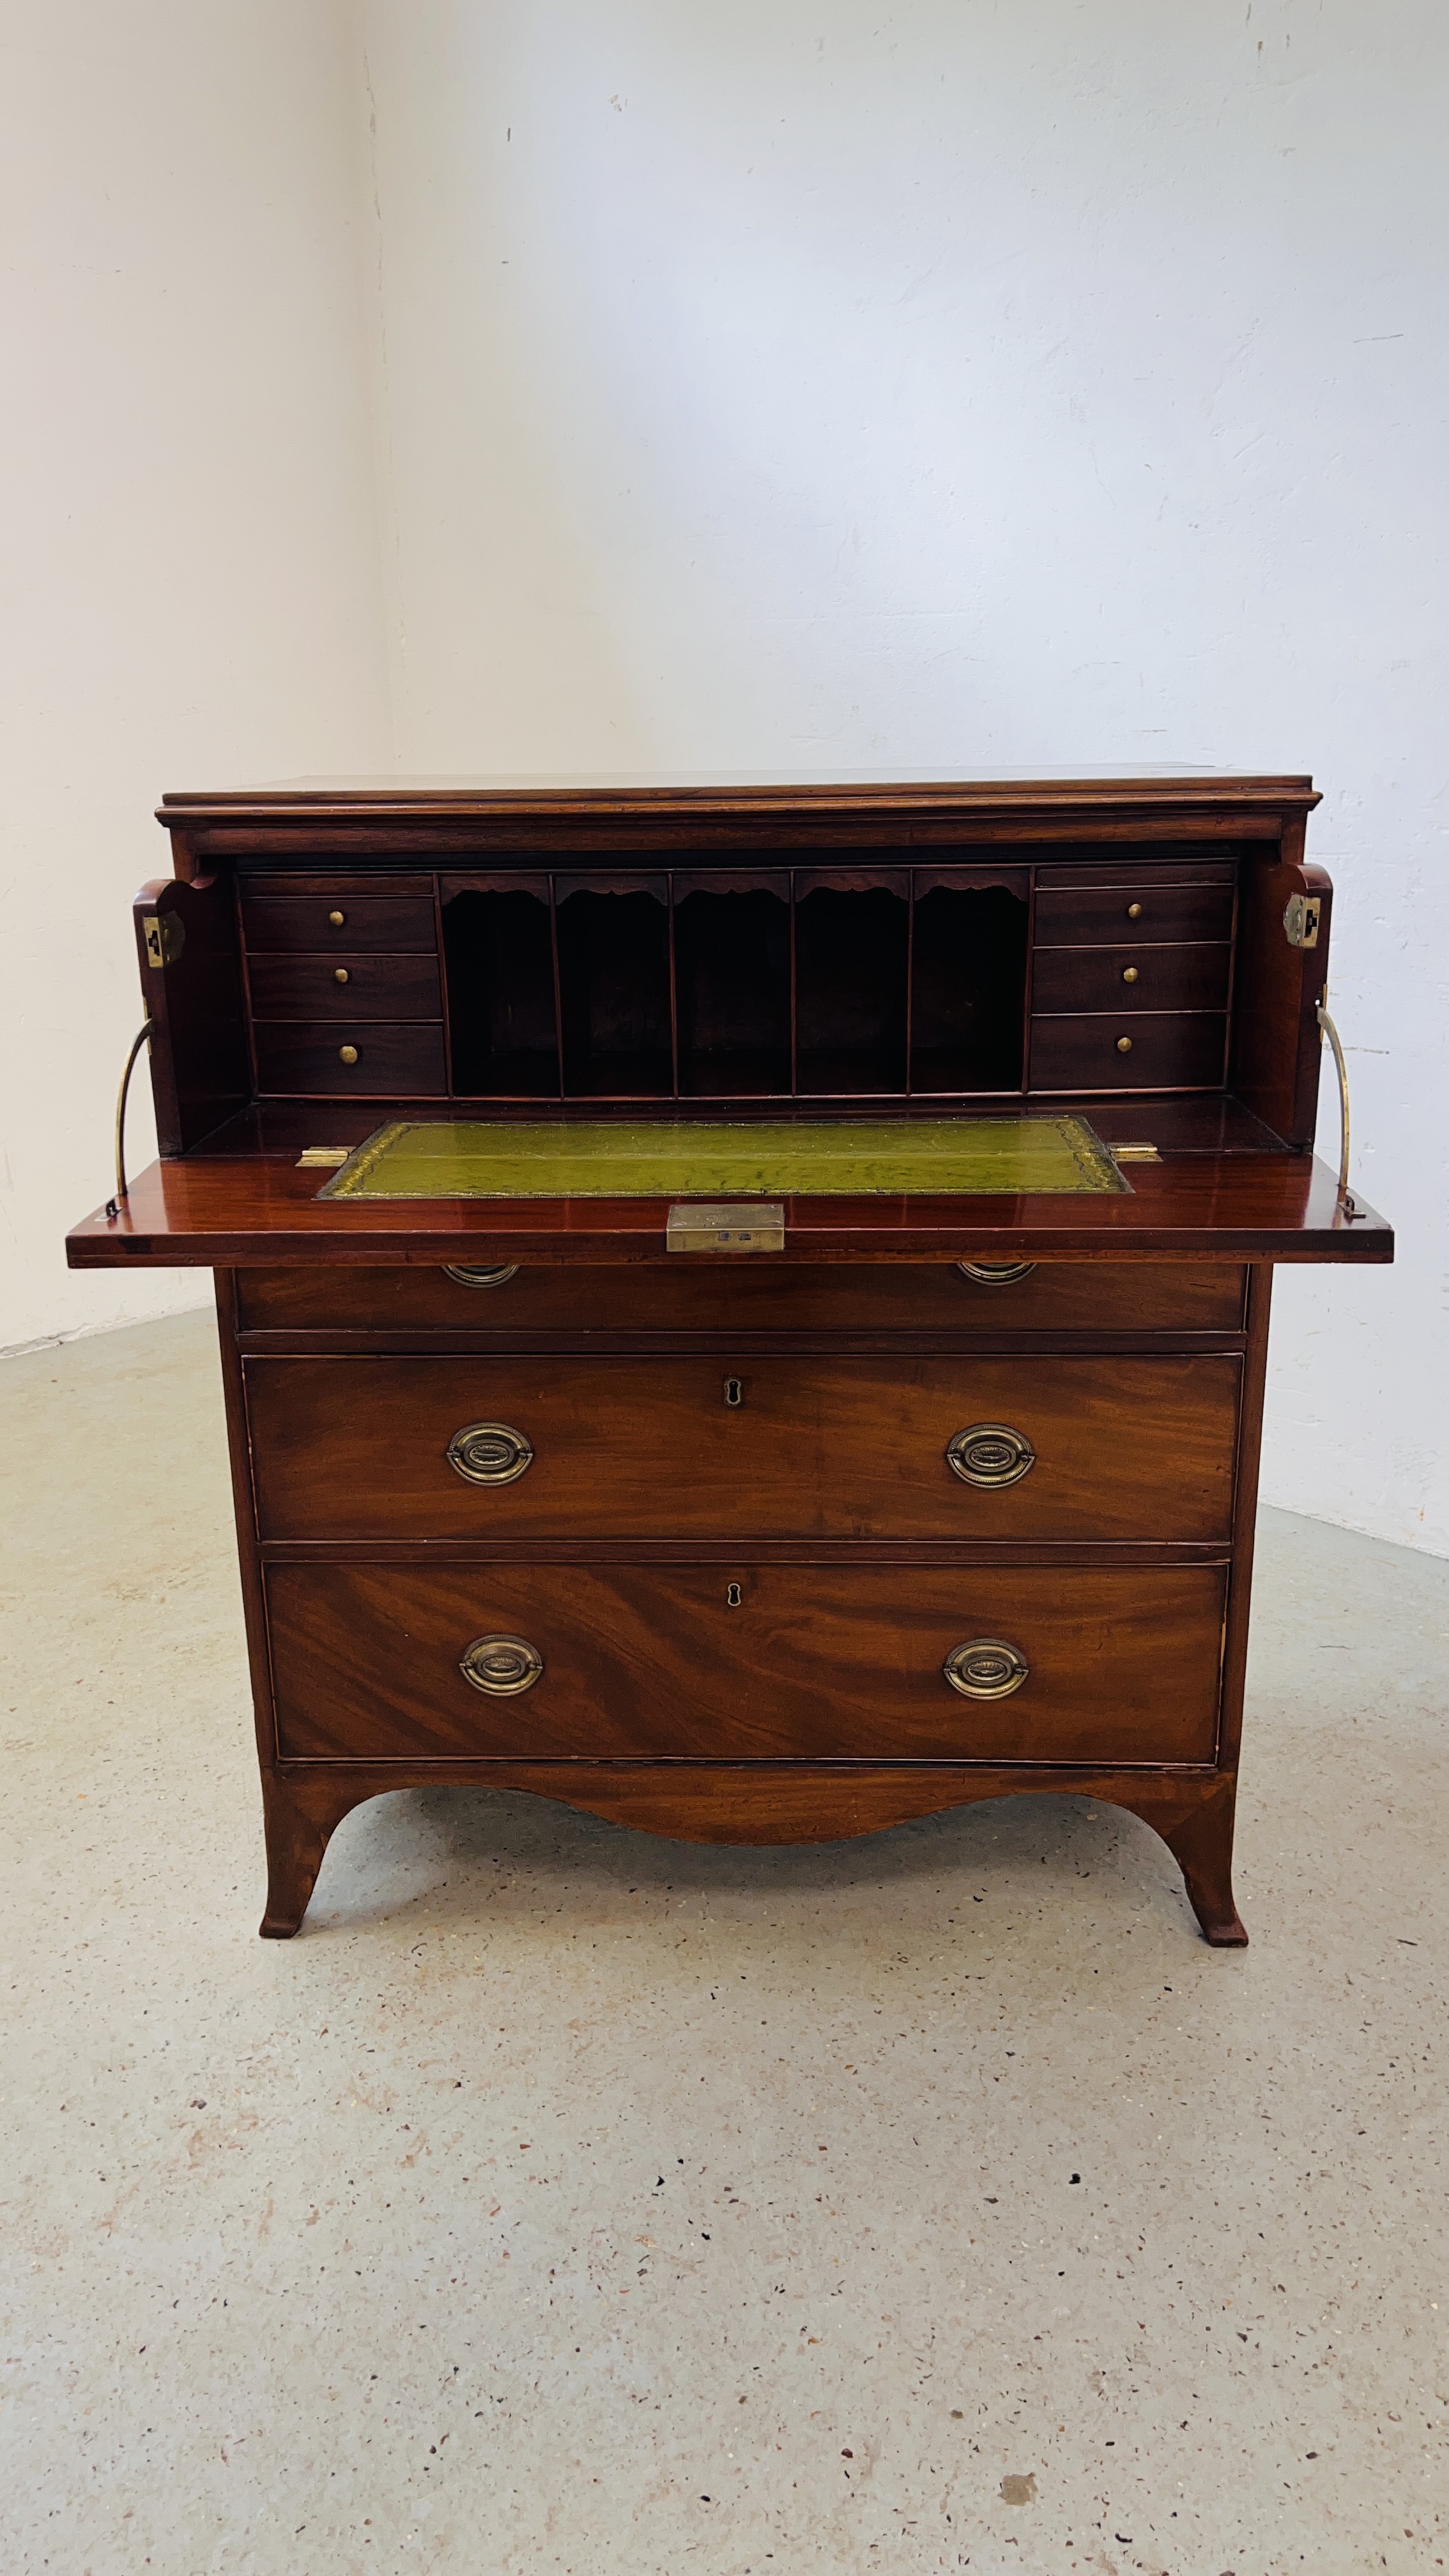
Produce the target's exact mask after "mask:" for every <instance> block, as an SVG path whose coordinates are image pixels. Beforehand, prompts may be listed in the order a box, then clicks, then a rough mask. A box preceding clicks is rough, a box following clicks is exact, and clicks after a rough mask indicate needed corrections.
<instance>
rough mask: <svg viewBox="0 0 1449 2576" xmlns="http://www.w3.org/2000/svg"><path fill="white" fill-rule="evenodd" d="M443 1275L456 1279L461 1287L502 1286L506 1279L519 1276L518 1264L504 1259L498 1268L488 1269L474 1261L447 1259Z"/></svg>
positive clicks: (446, 1277)
mask: <svg viewBox="0 0 1449 2576" xmlns="http://www.w3.org/2000/svg"><path fill="white" fill-rule="evenodd" d="M443 1276H444V1278H445V1279H456V1280H457V1282H458V1285H459V1286H460V1288H501V1287H502V1285H503V1282H504V1280H505V1279H516V1278H517V1277H518V1264H517V1262H516V1261H503V1262H500V1263H499V1265H498V1267H497V1268H496V1269H494V1270H486V1269H484V1268H482V1267H481V1266H480V1265H479V1264H478V1263H476V1262H472V1261H445V1262H444V1264H443Z"/></svg>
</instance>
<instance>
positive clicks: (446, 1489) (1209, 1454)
mask: <svg viewBox="0 0 1449 2576" xmlns="http://www.w3.org/2000/svg"><path fill="white" fill-rule="evenodd" d="M1241 1366H1242V1363H1241V1361H1240V1360H1239V1359H1238V1357H1237V1356H1236V1355H1235V1354H1232V1353H1226V1352H1224V1353H1214V1354H1211V1355H1208V1354H1203V1355H1200V1356H1195V1357H1191V1358H1183V1357H1176V1358H1170V1359H1169V1358H1139V1357H1136V1356H1134V1357H1132V1358H1128V1359H1120V1358H1106V1357H1104V1358H1095V1359H1093V1358H1056V1357H1051V1358H1039V1357H1032V1358H989V1357H972V1358H967V1359H962V1358H954V1359H953V1358H933V1359H887V1358H850V1359H835V1358H832V1357H826V1358H808V1359H778V1358H775V1359H745V1360H742V1361H741V1362H740V1363H739V1365H738V1367H737V1368H736V1367H732V1366H731V1364H730V1361H729V1359H728V1357H726V1358H725V1359H723V1360H721V1359H719V1358H715V1357H709V1358H706V1357H702V1356H694V1357H680V1356H677V1355H675V1356H670V1357H667V1358H650V1359H604V1358H599V1359H591V1360H589V1361H588V1363H587V1364H586V1365H582V1366H581V1364H580V1363H579V1362H578V1361H577V1360H573V1359H563V1358H560V1359H550V1358H532V1357H530V1358H523V1357H516V1356H509V1357H488V1358H484V1357H479V1356H476V1355H474V1356H468V1357H451V1358H446V1359H445V1358H411V1357H409V1358H387V1357H376V1358H361V1357H359V1358H349V1359H311V1358H308V1359H280V1358H278V1359H272V1358H248V1359H247V1361H246V1362H245V1372H246V1386H247V1407H248V1419H249V1424H250V1431H251V1445H252V1464H253V1476H254V1480H255V1490H256V1496H257V1509H258V1517H259V1525H260V1529H261V1535H262V1537H263V1538H264V1539H269V1538H277V1539H369V1538H374V1539H381V1538H415V1539H417V1538H433V1539H442V1538H472V1539H480V1538H483V1539H486V1538H490V1537H494V1538H496V1537H507V1538H515V1537H518V1536H527V1535H535V1536H537V1535H550V1536H552V1535H571V1536H577V1537H583V1536H596V1537H604V1536H619V1535H625V1536H632V1535H636V1534H637V1535H643V1534H645V1533H649V1534H652V1535H654V1536H659V1537H664V1536H685V1537H690V1536H693V1537H708V1536H719V1537H727V1536H731V1535H733V1534H734V1533H736V1532H738V1533H739V1534H740V1535H741V1537H748V1536H750V1535H752V1534H753V1535H755V1536H759V1537H766V1536H795V1537H806V1538H808V1537H822V1538H824V1537H830V1538H851V1537H871V1536H878V1537H885V1538H952V1537H955V1538H984V1539H997V1538H1019V1539H1020V1538H1035V1539H1095V1540H1102V1539H1137V1540H1143V1539H1146V1540H1183V1541H1188V1542H1193V1541H1197V1542H1203V1543H1212V1542H1215V1541H1220V1540H1224V1539H1226V1538H1227V1536H1228V1534H1229V1531H1230V1528H1231V1517H1232V1498H1233V1464H1234V1453H1235V1445H1236V1435H1237V1419H1238V1393H1239V1378H1240V1371H1241Z"/></svg>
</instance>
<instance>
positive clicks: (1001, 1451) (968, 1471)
mask: <svg viewBox="0 0 1449 2576" xmlns="http://www.w3.org/2000/svg"><path fill="white" fill-rule="evenodd" d="M946 1463H947V1465H948V1467H949V1468H950V1470H951V1473H952V1475H953V1476H959V1477H960V1479H961V1482H962V1484H963V1485H993V1486H999V1485H1019V1484H1020V1482H1021V1480H1022V1477H1023V1476H1029V1475H1030V1474H1031V1471H1032V1469H1033V1467H1034V1466H1035V1465H1036V1451H1035V1450H1034V1449H1033V1447H1032V1445H1031V1442H1030V1441H1029V1440H1028V1439H1027V1437H1026V1434H1025V1432H1024V1431H1013V1429H1012V1427H1011V1425H1010V1423H1009V1422H973V1423H972V1425H971V1427H970V1429H969V1431H958V1432H957V1434H956V1437H955V1439H954V1440H948V1441H947V1443H946Z"/></svg>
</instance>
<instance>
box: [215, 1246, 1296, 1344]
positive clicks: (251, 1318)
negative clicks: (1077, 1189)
mask: <svg viewBox="0 0 1449 2576" xmlns="http://www.w3.org/2000/svg"><path fill="white" fill-rule="evenodd" d="M503 1266H504V1267H508V1265H506V1264H505V1265H503ZM236 1280H237V1291H238V1295H239V1297H240V1301H241V1318H240V1322H241V1330H242V1331H243V1332H282V1333H287V1332H295V1333H303V1332H306V1333H315V1332H327V1331H336V1332H348V1333H357V1332H386V1333H408V1332H414V1331H416V1332H426V1333H429V1334H432V1333H443V1334H449V1333H456V1334H458V1335H460V1336H471V1335H473V1334H475V1333H485V1334H493V1333H497V1334H500V1335H507V1336H508V1337H510V1338H511V1339H512V1338H516V1337H517V1336H519V1335H522V1334H528V1333H531V1332H539V1333H549V1334H553V1333H567V1334H570V1335H576V1336H578V1337H580V1338H583V1339H587V1337H588V1336H590V1335H597V1336H599V1337H600V1338H607V1337H608V1336H610V1335H611V1334H612V1335H618V1334H629V1335H634V1334H639V1333H708V1334H711V1335H717V1334H725V1335H728V1334H731V1333H782V1332H786V1333H829V1334H836V1333H852V1334H856V1333H858V1334H866V1333H871V1332H882V1333H890V1332H922V1333H937V1332H944V1333H952V1334H955V1333H963V1332H964V1333H976V1332H980V1333H983V1334H991V1335H996V1334H1011V1335H1014V1334H1016V1333H1042V1332H1058V1333H1132V1334H1136V1333H1174V1334H1177V1333H1237V1332H1241V1330H1242V1326H1243V1291H1244V1285H1245V1274H1244V1272H1243V1270H1242V1268H1241V1266H1240V1265H1238V1264H1236V1263H1227V1262H1196V1263H1189V1262H1180V1263H1176V1262H1174V1263H1163V1264H1161V1265H1158V1264H1156V1263H1153V1262H1135V1263H1130V1264H1129V1263H1106V1262H1066V1261H1056V1262H1052V1261H1043V1262H1037V1263H1034V1264H1029V1265H1028V1267H1027V1271H1026V1276H1025V1277H1024V1278H1019V1279H993V1280H989V1281H984V1280H978V1279H973V1278H971V1277H969V1276H968V1275H967V1274H966V1273H965V1272H963V1271H961V1270H960V1269H958V1267H957V1265H956V1263H955V1262H954V1261H951V1262H939V1261H938V1262H931V1263H921V1264H915V1263H905V1262H901V1263H896V1262H849V1263H847V1262H841V1263H839V1264H836V1265H832V1266H829V1267H827V1266H826V1265H824V1264H823V1263H820V1264H812V1263H809V1262H798V1263H797V1262H788V1263H787V1262H782V1263H780V1264H779V1265H778V1267H772V1266H771V1265H770V1264H769V1263H768V1262H765V1261H760V1262H753V1261H752V1262H747V1263H741V1264H738V1265H735V1264H733V1263H731V1261H730V1260H729V1259H728V1258H716V1257H714V1256H711V1255H709V1254H702V1255H701V1256H700V1257H699V1259H698V1260H691V1258H690V1257H689V1256H688V1255H686V1254H683V1253H676V1254H675V1255H673V1256H672V1258H670V1259H668V1260H667V1261H662V1262H659V1263H658V1264H650V1265H647V1266H646V1265H645V1264H643V1263H638V1264H634V1265H629V1266H625V1265H624V1264H623V1263H620V1264H618V1265H617V1266H614V1267H606V1266H603V1265H597V1266H596V1265H594V1264H579V1265H578V1266H577V1267H571V1266H567V1265H565V1264H563V1263H554V1264H549V1263H546V1262H525V1263H524V1264H523V1266H522V1267H521V1268H519V1269H510V1270H509V1275H508V1276H507V1277H506V1278H505V1279H502V1280H499V1281H496V1282H493V1283H489V1284H484V1285H481V1286H476V1287H475V1286H471V1285H469V1284H467V1283H465V1282H464V1281H462V1280H459V1279H455V1278H454V1277H452V1275H451V1274H450V1273H449V1272H448V1271H446V1270H440V1269H433V1268H427V1269H405V1268H402V1267H401V1266H399V1267H397V1268H389V1269H375V1270H372V1269H365V1270H240V1271H238V1272H237V1274H236Z"/></svg>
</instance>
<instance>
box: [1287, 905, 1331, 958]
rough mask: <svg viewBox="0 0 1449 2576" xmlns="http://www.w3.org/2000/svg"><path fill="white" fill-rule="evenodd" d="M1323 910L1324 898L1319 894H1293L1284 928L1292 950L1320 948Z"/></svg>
mask: <svg viewBox="0 0 1449 2576" xmlns="http://www.w3.org/2000/svg"><path fill="white" fill-rule="evenodd" d="M1322 910H1323V897H1322V895H1318V894H1291V895H1290V896H1289V898H1288V908H1287V911H1286V912H1285V913H1284V915H1283V928H1284V930H1285V931H1286V932H1287V935H1288V945H1289V947H1290V948H1316V947H1317V946H1318V916H1319V914H1320V913H1321V911H1322Z"/></svg>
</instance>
